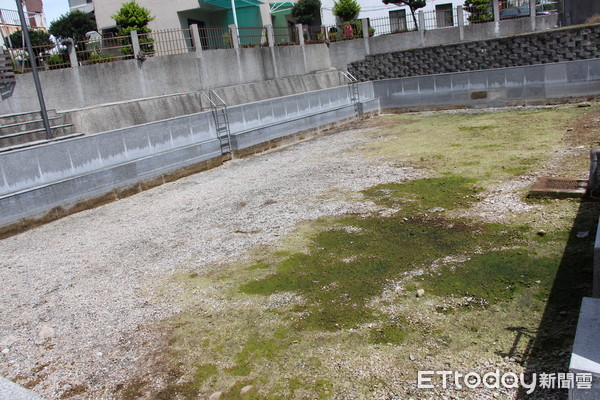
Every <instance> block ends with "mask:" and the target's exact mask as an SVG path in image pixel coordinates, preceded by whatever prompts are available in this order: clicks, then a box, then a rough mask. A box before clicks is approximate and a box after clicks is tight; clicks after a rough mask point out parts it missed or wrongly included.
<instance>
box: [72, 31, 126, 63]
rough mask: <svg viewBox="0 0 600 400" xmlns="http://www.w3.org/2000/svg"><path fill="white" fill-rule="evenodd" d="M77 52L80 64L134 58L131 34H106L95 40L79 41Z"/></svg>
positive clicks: (76, 47) (76, 46)
mask: <svg viewBox="0 0 600 400" xmlns="http://www.w3.org/2000/svg"><path fill="white" fill-rule="evenodd" d="M75 54H76V56H77V61H78V62H79V64H80V65H86V64H103V63H107V62H114V61H119V60H129V59H132V58H133V45H132V41H131V36H129V35H121V36H117V35H112V34H106V35H103V36H102V37H99V38H98V39H95V40H87V41H83V42H77V43H75Z"/></svg>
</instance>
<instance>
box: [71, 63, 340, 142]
mask: <svg viewBox="0 0 600 400" xmlns="http://www.w3.org/2000/svg"><path fill="white" fill-rule="evenodd" d="M342 85H343V86H345V85H346V83H345V80H344V78H343V76H342V75H341V74H340V73H339V71H326V72H321V73H314V74H304V75H298V76H292V77H287V78H280V79H273V80H267V81H261V82H254V83H245V84H241V85H234V86H227V87H225V88H220V89H216V90H215V92H216V93H217V94H218V95H219V96H220V97H221V98H222V99H223V100H224V101H225V103H226V104H228V105H230V106H232V105H238V104H246V103H251V102H254V101H260V100H266V99H272V98H276V97H283V96H290V95H293V94H298V93H305V92H310V91H315V90H321V89H327V88H331V87H337V86H342ZM209 108H210V104H208V102H207V100H206V98H205V97H204V96H202V95H201V93H199V92H192V93H179V94H174V95H166V96H158V97H149V98H145V99H141V100H129V101H122V102H117V103H109V104H102V105H99V106H92V107H86V108H81V109H76V110H67V111H64V112H61V113H59V115H64V117H65V119H64V120H65V121H66V122H68V123H71V124H73V129H72V130H73V132H84V133H86V134H92V133H99V132H107V131H111V130H115V129H121V128H126V127H128V126H133V125H139V124H144V123H148V122H154V121H160V120H163V119H168V118H174V117H179V116H183V115H189V114H194V113H198V112H201V111H203V110H207V109H209Z"/></svg>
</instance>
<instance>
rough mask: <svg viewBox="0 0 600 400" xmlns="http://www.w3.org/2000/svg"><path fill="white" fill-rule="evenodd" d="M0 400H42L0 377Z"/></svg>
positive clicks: (29, 391)
mask: <svg viewBox="0 0 600 400" xmlns="http://www.w3.org/2000/svg"><path fill="white" fill-rule="evenodd" d="M0 399H3V400H44V399H43V398H42V397H40V396H38V395H37V394H35V393H34V392H32V391H31V390H27V389H25V388H24V387H22V386H20V385H17V384H16V383H14V382H11V381H9V380H8V379H6V378H3V377H1V376H0Z"/></svg>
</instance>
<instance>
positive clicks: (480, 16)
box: [464, 0, 494, 24]
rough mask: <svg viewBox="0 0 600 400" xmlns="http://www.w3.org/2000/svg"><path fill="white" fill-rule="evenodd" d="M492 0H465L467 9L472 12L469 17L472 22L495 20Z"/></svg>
mask: <svg viewBox="0 0 600 400" xmlns="http://www.w3.org/2000/svg"><path fill="white" fill-rule="evenodd" d="M490 3H491V0H465V4H464V7H465V10H466V11H468V12H469V13H471V15H469V17H468V18H467V19H468V20H469V22H471V23H474V24H476V23H480V22H489V21H493V20H494V15H493V14H492V12H491V11H492V7H491V4H490Z"/></svg>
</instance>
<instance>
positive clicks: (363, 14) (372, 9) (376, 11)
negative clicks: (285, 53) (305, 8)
mask: <svg viewBox="0 0 600 400" xmlns="http://www.w3.org/2000/svg"><path fill="white" fill-rule="evenodd" d="M357 1H358V3H359V4H360V7H361V11H360V14H358V18H359V19H361V18H383V17H389V12H390V11H396V10H405V11H406V17H407V18H412V17H411V16H410V15H411V14H410V8H408V7H407V6H397V5H395V4H389V5H385V4H383V2H382V1H381V0H357ZM321 3H322V7H323V8H322V19H323V24H324V25H335V24H336V20H335V19H336V18H335V16H334V15H333V12H332V10H333V0H321ZM448 3H451V4H452V8H456V7H457V6H462V5H463V4H464V0H427V5H426V6H425V7H423V8H420V9H419V10H418V11H420V10H423V11H425V12H427V11H435V6H436V5H440V4H448ZM418 11H417V12H418Z"/></svg>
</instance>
